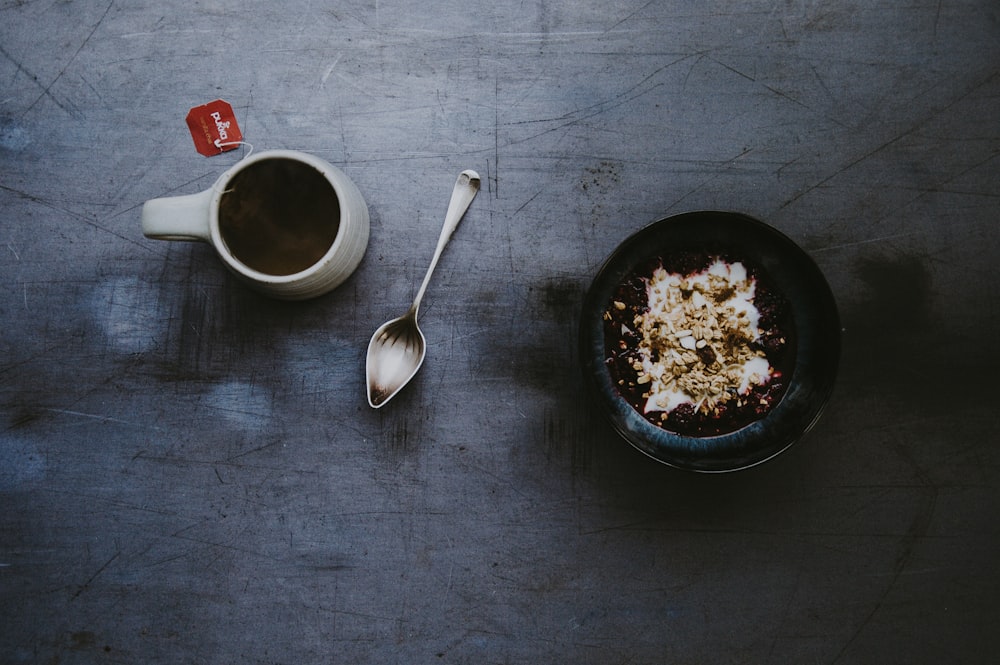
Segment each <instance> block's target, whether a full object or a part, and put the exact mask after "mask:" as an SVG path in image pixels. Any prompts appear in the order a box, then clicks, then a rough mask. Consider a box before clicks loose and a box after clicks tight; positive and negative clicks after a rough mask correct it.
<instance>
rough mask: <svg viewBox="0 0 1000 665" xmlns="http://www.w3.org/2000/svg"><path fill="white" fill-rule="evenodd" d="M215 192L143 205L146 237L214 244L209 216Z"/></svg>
mask: <svg viewBox="0 0 1000 665" xmlns="http://www.w3.org/2000/svg"><path fill="white" fill-rule="evenodd" d="M213 194H214V190H212V189H206V190H205V191H204V192H198V193H197V194H188V195H186V196H169V197H166V198H160V199H150V200H149V201H146V202H145V203H144V204H143V206H142V234H143V235H144V236H146V237H147V238H154V239H156V240H191V241H203V242H211V240H212V233H211V230H210V229H209V216H210V210H211V205H212V195H213Z"/></svg>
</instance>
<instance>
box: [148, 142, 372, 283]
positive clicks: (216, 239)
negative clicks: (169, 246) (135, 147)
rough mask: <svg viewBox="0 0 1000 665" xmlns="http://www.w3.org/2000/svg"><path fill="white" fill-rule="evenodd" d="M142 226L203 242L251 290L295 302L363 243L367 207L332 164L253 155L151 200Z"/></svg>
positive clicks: (328, 279)
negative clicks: (194, 185)
mask: <svg viewBox="0 0 1000 665" xmlns="http://www.w3.org/2000/svg"><path fill="white" fill-rule="evenodd" d="M142 232H143V234H144V235H145V236H146V237H149V238H156V239H159V240H195V241H204V242H208V243H210V244H211V245H212V246H213V247H214V248H215V250H216V252H217V253H218V255H219V257H220V258H221V259H222V261H223V263H224V264H225V265H226V267H228V268H229V269H230V270H231V271H232V272H233V273H235V274H236V275H237V276H238V277H239V278H241V279H242V280H243V281H245V282H246V283H247V284H249V285H250V286H251V287H253V288H255V289H257V290H258V291H260V292H262V293H265V294H267V295H269V296H273V297H275V298H281V299H283V300H303V299H306V298H312V297H315V296H319V295H322V294H324V293H327V292H328V291H331V290H332V289H334V288H336V287H337V286H339V285H340V284H341V283H342V282H343V281H344V280H346V279H347V278H348V277H349V276H350V275H351V273H353V272H354V270H355V268H357V267H358V264H359V263H360V262H361V258H362V257H363V256H364V253H365V249H366V248H367V246H368V233H369V217H368V206H367V205H365V200H364V198H363V197H362V195H361V192H360V191H359V190H358V188H357V186H356V185H355V184H354V183H353V182H351V180H350V179H349V178H348V177H347V176H346V175H345V174H344V173H343V171H341V170H340V169H338V168H337V167H335V166H333V165H331V164H328V163H327V162H326V161H324V160H322V159H320V158H318V157H315V156H313V155H310V154H307V153H303V152H297V151H294V150H267V151H264V152H259V153H256V154H253V155H251V156H249V157H247V158H245V159H243V160H242V161H240V162H239V163H237V164H236V165H234V166H233V167H232V168H230V169H229V170H228V171H226V172H225V173H223V174H222V175H221V176H220V177H219V179H218V180H216V182H215V184H214V185H213V186H212V187H211V188H209V189H207V190H205V191H203V192H199V193H198V194H190V195H187V196H174V197H168V198H160V199H152V200H150V201H147V202H146V203H145V205H144V206H143V208H142Z"/></svg>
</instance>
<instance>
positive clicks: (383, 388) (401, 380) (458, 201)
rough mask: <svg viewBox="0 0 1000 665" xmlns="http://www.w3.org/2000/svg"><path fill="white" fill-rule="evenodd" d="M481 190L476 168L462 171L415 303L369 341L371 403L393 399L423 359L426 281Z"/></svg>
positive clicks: (367, 365)
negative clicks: (421, 320)
mask: <svg viewBox="0 0 1000 665" xmlns="http://www.w3.org/2000/svg"><path fill="white" fill-rule="evenodd" d="M478 191H479V174H478V173H476V172H475V171H462V172H461V173H460V174H459V176H458V181H457V182H456V183H455V189H454V190H453V191H452V193H451V201H450V202H449V203H448V213H447V214H446V215H445V218H444V228H442V229H441V236H440V237H439V238H438V244H437V249H436V250H435V251H434V258H432V259H431V265H430V267H429V268H427V274H426V275H424V281H423V283H422V284H421V285H420V290H418V291H417V297H416V298H414V299H413V304H412V305H410V309H409V310H407V312H406V314H404V315H403V316H401V317H399V318H398V319H392V320H391V321H387V322H385V323H383V324H382V325H381V326H379V328H378V330H376V331H375V334H374V335H372V339H371V341H370V342H368V356H367V358H366V359H365V374H366V375H367V378H368V403H369V404H370V405H371V406H372V408H373V409H377V408H379V407H380V406H382V405H383V404H385V403H386V402H388V401H389V400H390V399H392V398H393V397H394V396H395V395H396V393H398V392H399V391H400V389H401V388H402V387H403V386H405V385H406V384H407V383H408V382H409V380H410V379H412V378H413V376H414V375H415V374H416V373H417V370H418V369H420V365H422V364H423V362H424V354H425V352H426V346H427V343H426V341H425V340H424V334H423V333H422V332H420V327H419V326H418V325H417V310H418V309H419V308H420V301H421V299H423V297H424V291H426V290H427V284H428V283H429V282H430V281H431V273H433V272H434V268H435V267H436V266H437V262H438V259H440V258H441V252H443V251H444V246H445V245H447V244H448V240H450V239H451V234H452V233H454V232H455V229H456V228H458V223H459V222H460V221H462V215H464V214H465V211H466V210H468V209H469V204H471V203H472V199H474V198H475V197H476V193H477V192H478Z"/></svg>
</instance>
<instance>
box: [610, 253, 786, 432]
mask: <svg viewBox="0 0 1000 665" xmlns="http://www.w3.org/2000/svg"><path fill="white" fill-rule="evenodd" d="M664 266H670V269H668V268H666V267H664ZM761 279H762V273H761V271H760V269H759V268H758V267H756V266H752V265H750V264H747V263H745V262H744V261H741V260H732V259H728V257H723V256H721V255H711V254H705V255H700V256H699V255H697V254H691V253H680V254H676V255H671V256H668V257H665V258H660V259H658V260H656V261H654V262H653V263H651V264H647V267H646V268H645V269H642V268H640V269H638V270H637V271H636V272H635V273H633V274H632V275H630V276H629V277H628V278H627V279H626V280H625V281H624V282H622V284H621V285H620V286H619V288H618V290H617V292H616V294H615V296H614V297H613V298H612V299H611V302H609V304H608V307H607V310H606V311H605V315H604V319H605V343H606V349H607V353H608V366H609V369H610V370H611V373H612V376H613V380H615V381H616V383H617V384H618V387H619V389H620V390H621V392H622V395H623V396H624V397H625V398H626V399H627V400H628V401H629V403H631V404H632V406H633V407H634V408H635V409H636V410H637V411H639V412H640V413H642V414H643V416H644V417H645V418H646V419H647V420H649V421H650V422H652V423H654V424H656V425H659V426H660V427H664V428H666V429H670V430H673V431H677V432H680V433H686V434H694V435H698V436H708V435H713V434H719V433H723V432H727V431H732V430H734V429H738V428H739V427H742V426H744V425H746V424H748V423H750V422H752V421H753V420H756V419H758V418H760V417H762V416H763V415H764V414H766V413H767V412H768V411H769V410H770V409H771V408H772V407H773V406H774V405H775V404H777V402H778V401H779V400H780V398H781V397H782V395H783V394H784V392H785V389H786V388H787V378H786V373H787V374H789V375H790V370H791V363H793V362H794V352H791V351H789V349H790V348H792V347H794V340H793V339H790V338H788V334H789V333H790V332H791V331H792V330H793V329H794V325H793V324H792V322H791V313H790V309H789V308H788V306H787V302H786V301H785V300H784V298H783V297H782V296H781V295H780V294H779V293H777V292H776V291H774V290H773V289H772V288H771V287H770V285H769V284H768V283H766V282H762V281H761Z"/></svg>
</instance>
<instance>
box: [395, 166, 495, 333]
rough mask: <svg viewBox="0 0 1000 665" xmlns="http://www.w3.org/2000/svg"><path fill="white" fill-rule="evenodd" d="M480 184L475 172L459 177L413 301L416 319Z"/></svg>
mask: <svg viewBox="0 0 1000 665" xmlns="http://www.w3.org/2000/svg"><path fill="white" fill-rule="evenodd" d="M479 184H480V181H479V174H478V173H476V172H475V171H472V170H465V171H462V172H461V173H460V174H459V175H458V180H457V181H456V182H455V189H453V190H452V192H451V201H450V202H449V203H448V212H447V213H446V214H445V216H444V227H443V228H442V229H441V235H440V237H438V243H437V249H435V250H434V258H432V259H431V265H430V266H429V267H428V268H427V273H426V274H425V275H424V281H423V282H421V284H420V289H419V290H418V291H417V297H416V298H414V299H413V304H412V305H411V306H410V313H411V314H412V316H413V317H414V318H416V316H417V310H418V309H419V308H420V301H421V300H423V297H424V291H426V290H427V285H428V284H429V283H430V281H431V275H432V274H433V273H434V268H436V267H437V263H438V259H440V258H441V253H442V252H443V251H444V247H445V245H447V244H448V241H449V240H451V234H452V233H454V232H455V229H457V228H458V223H459V222H460V221H462V216H463V215H465V211H466V210H468V209H469V205H470V204H471V203H472V199H474V198H476V193H477V192H478V191H479Z"/></svg>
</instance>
